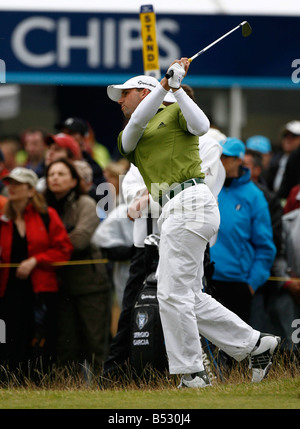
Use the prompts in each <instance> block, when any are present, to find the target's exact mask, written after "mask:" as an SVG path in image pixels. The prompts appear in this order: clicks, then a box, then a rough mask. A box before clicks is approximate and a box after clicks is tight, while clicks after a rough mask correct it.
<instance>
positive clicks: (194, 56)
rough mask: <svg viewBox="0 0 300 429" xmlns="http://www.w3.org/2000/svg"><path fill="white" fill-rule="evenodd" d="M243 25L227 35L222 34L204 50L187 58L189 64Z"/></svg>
mask: <svg viewBox="0 0 300 429" xmlns="http://www.w3.org/2000/svg"><path fill="white" fill-rule="evenodd" d="M244 23H245V21H244V22H242V23H241V24H239V25H237V26H236V27H235V28H233V29H232V30H230V31H228V33H226V34H224V35H223V36H221V37H219V39H217V40H215V41H214V42H212V43H211V44H210V45H208V46H206V47H205V48H203V49H202V50H201V51H199V52H197V53H196V54H195V55H193V56H192V57H191V58H189V62H190V63H191V62H192V61H193V60H194V59H195V58H197V57H199V55H201V54H203V53H204V52H206V51H207V50H208V49H210V48H211V47H212V46H214V45H216V44H217V43H219V42H220V41H221V40H223V39H225V37H227V36H229V34H231V33H233V32H234V31H236V30H237V29H238V28H240V27H241V26H243V25H244Z"/></svg>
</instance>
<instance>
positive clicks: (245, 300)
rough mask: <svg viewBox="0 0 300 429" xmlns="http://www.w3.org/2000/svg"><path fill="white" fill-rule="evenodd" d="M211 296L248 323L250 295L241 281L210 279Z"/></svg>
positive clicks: (246, 286)
mask: <svg viewBox="0 0 300 429" xmlns="http://www.w3.org/2000/svg"><path fill="white" fill-rule="evenodd" d="M211 289H212V293H211V294H212V296H213V297H214V298H215V299H216V300H217V301H219V302H221V303H222V304H223V305H224V306H225V307H227V308H228V309H229V310H231V311H233V313H235V314H237V315H238V316H239V317H240V318H241V319H242V320H244V321H245V322H246V323H249V318H250V310H251V302H252V295H251V292H250V289H249V286H248V285H247V284H246V283H243V282H221V281H217V280H214V279H212V281H211Z"/></svg>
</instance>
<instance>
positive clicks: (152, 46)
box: [140, 5, 161, 79]
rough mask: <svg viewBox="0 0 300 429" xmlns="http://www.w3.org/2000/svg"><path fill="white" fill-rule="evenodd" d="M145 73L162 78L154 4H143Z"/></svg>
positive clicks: (142, 23) (141, 13) (141, 12)
mask: <svg viewBox="0 0 300 429" xmlns="http://www.w3.org/2000/svg"><path fill="white" fill-rule="evenodd" d="M140 21H141V29H142V41H143V64H144V74H145V75H147V76H153V77H155V78H156V79H160V77H161V74H160V67H159V52H158V45H157V40H156V17H155V13H154V10H153V6H152V5H144V6H141V10H140Z"/></svg>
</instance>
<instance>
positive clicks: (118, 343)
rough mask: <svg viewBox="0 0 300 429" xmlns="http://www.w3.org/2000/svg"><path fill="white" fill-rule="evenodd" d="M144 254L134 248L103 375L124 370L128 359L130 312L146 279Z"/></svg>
mask: <svg viewBox="0 0 300 429" xmlns="http://www.w3.org/2000/svg"><path fill="white" fill-rule="evenodd" d="M144 254H145V250H144V248H137V247H135V248H134V254H133V257H132V260H131V265H130V270H129V278H128V281H127V284H126V287H125V290H124V295H123V301H122V311H121V314H120V318H119V322H118V330H117V333H116V335H115V337H114V338H113V339H112V342H111V346H110V352H109V356H108V358H107V360H106V361H105V362H104V371H103V375H108V374H111V375H112V374H117V373H118V371H119V370H120V369H121V370H122V368H124V365H125V364H126V362H127V361H128V359H129V355H130V328H131V315H132V310H133V307H134V305H135V302H136V298H137V295H138V293H139V292H140V290H141V289H142V286H143V282H144V280H145V277H146V270H145V257H144Z"/></svg>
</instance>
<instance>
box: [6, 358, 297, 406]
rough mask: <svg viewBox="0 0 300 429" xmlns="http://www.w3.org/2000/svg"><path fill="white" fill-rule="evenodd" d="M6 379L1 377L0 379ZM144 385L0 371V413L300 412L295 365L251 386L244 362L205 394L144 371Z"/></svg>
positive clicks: (281, 363) (282, 365)
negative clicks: (38, 410)
mask: <svg viewBox="0 0 300 429" xmlns="http://www.w3.org/2000/svg"><path fill="white" fill-rule="evenodd" d="M0 374H1V372H0ZM3 374H5V377H3ZM146 375H147V377H148V379H147V381H145V379H143V378H140V379H136V380H132V379H129V378H126V377H124V378H123V379H122V380H117V381H115V382H113V383H110V384H109V385H108V386H105V387H104V386H103V385H102V386H100V385H99V383H98V377H95V376H93V375H91V376H90V378H89V382H88V383H87V381H86V379H85V378H84V377H83V376H82V373H80V372H79V373H78V372H76V373H75V372H72V371H71V370H70V371H68V372H66V371H61V372H60V371H58V370H56V371H54V373H52V374H50V375H49V374H35V381H33V380H32V379H31V378H30V377H27V378H26V377H23V380H22V382H20V381H19V378H18V376H17V375H16V374H11V373H8V372H5V370H4V368H3V367H2V380H4V381H2V382H0V409H2V410H4V409H6V410H9V409H23V410H24V409H31V410H37V409H48V410H49V409H51V410H62V409H64V410H67V409H68V410H84V409H85V410H91V409H97V410H133V409H135V410H145V409H147V410H199V409H210V410H212V409H214V410H217V409H222V410H225V409H227V410H230V409H231V410H232V409H240V410H246V409H247V410H249V409H252V410H253V409H256V410H259V409H260V410H262V409H264V410H269V409H272V410H275V409H277V410H279V409H280V410H295V409H299V408H300V370H299V366H298V362H296V361H293V362H291V361H288V362H287V361H286V360H285V359H277V360H275V361H274V364H273V366H272V368H271V371H270V373H269V376H268V378H267V379H266V380H264V381H262V382H261V383H251V381H250V370H249V369H248V368H247V365H246V363H244V362H242V363H239V364H236V365H235V367H234V368H233V369H232V370H231V371H230V372H229V373H227V374H225V380H224V381H220V380H219V379H218V377H217V375H216V374H213V385H212V387H208V388H206V389H180V390H179V389H177V385H178V382H179V378H178V377H177V376H169V375H168V374H164V375H159V376H158V375H157V374H155V373H154V372H153V371H151V370H148V372H146Z"/></svg>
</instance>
